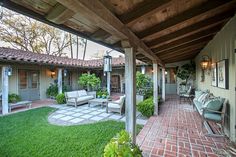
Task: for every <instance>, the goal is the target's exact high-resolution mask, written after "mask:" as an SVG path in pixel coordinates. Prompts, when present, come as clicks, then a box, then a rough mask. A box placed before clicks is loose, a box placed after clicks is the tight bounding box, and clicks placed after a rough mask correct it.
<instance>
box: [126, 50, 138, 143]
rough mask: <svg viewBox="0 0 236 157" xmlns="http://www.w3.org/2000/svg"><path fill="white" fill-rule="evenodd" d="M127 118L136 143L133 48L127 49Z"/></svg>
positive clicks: (127, 129) (128, 128)
mask: <svg viewBox="0 0 236 157" xmlns="http://www.w3.org/2000/svg"><path fill="white" fill-rule="evenodd" d="M125 95H126V100H125V103H126V104H125V116H126V123H125V128H126V131H128V132H129V133H130V135H131V136H132V142H133V143H135V142H136V57H135V51H134V49H133V48H125Z"/></svg>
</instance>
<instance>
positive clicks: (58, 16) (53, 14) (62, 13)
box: [45, 3, 75, 24]
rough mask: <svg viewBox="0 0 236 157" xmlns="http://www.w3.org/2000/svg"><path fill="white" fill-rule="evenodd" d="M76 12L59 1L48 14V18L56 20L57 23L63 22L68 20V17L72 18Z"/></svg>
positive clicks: (52, 20)
mask: <svg viewBox="0 0 236 157" xmlns="http://www.w3.org/2000/svg"><path fill="white" fill-rule="evenodd" d="M74 14H75V13H74V12H73V11H72V10H70V9H67V8H66V7H64V6H63V5H61V4H60V3H57V4H56V5H55V6H54V7H53V8H52V9H51V10H50V11H49V13H48V14H47V15H46V17H45V18H46V19H47V20H49V21H51V22H54V23H56V24H63V23H64V22H66V21H67V20H68V19H70V18H72V16H73V15H74Z"/></svg>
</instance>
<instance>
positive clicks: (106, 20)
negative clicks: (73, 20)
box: [57, 0, 164, 65]
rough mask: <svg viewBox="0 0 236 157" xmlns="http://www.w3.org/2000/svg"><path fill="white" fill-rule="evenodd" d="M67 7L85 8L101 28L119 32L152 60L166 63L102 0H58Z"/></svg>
mask: <svg viewBox="0 0 236 157" xmlns="http://www.w3.org/2000/svg"><path fill="white" fill-rule="evenodd" d="M57 1H58V2H59V3H61V4H62V5H64V6H65V7H67V8H69V9H71V10H73V11H74V12H75V13H78V12H80V11H81V9H83V10H84V11H85V14H87V15H89V16H90V17H93V19H94V21H95V22H97V23H98V24H99V27H100V28H103V29H104V30H105V31H107V32H109V33H111V34H112V35H113V34H114V32H115V33H116V34H118V35H119V36H118V37H120V39H121V40H129V41H130V43H131V45H134V46H136V47H137V48H140V49H141V50H142V51H141V52H142V53H143V54H144V55H145V56H147V57H148V58H149V59H150V60H156V61H157V62H158V63H159V64H162V65H163V64H164V63H163V62H162V61H161V60H160V59H159V58H158V57H157V56H156V55H155V54H154V53H153V52H152V51H151V49H149V48H148V47H147V46H146V45H145V44H144V42H143V41H142V40H140V39H139V38H138V37H137V36H136V35H135V34H134V33H133V32H132V31H131V30H130V29H129V28H128V27H127V26H125V25H124V24H123V23H122V22H121V21H120V20H119V19H118V18H117V17H116V16H115V15H114V14H113V13H112V12H111V11H110V10H108V9H107V8H106V7H105V6H104V5H103V4H102V3H101V2H100V1H94V0H66V1H65V0H57Z"/></svg>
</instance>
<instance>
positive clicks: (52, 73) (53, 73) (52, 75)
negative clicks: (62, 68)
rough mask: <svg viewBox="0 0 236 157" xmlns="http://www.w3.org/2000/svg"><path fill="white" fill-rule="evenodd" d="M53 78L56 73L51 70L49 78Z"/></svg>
mask: <svg viewBox="0 0 236 157" xmlns="http://www.w3.org/2000/svg"><path fill="white" fill-rule="evenodd" d="M54 76H56V72H55V70H51V78H53V77H54Z"/></svg>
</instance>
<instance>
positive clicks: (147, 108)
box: [138, 97, 154, 117]
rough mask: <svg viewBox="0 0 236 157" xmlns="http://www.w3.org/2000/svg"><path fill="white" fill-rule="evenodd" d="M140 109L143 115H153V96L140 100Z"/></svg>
mask: <svg viewBox="0 0 236 157" xmlns="http://www.w3.org/2000/svg"><path fill="white" fill-rule="evenodd" d="M138 111H139V112H141V113H142V115H143V116H146V117H151V116H152V115H153V113H154V103H153V97H150V98H148V99H146V100H144V101H142V102H140V103H139V104H138Z"/></svg>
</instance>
